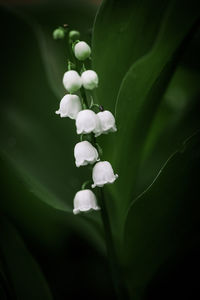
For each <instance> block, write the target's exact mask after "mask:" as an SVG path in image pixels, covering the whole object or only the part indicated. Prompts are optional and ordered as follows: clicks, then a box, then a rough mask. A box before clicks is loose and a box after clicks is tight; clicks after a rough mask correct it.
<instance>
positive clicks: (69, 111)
mask: <svg viewBox="0 0 200 300" xmlns="http://www.w3.org/2000/svg"><path fill="white" fill-rule="evenodd" d="M81 109H82V107H81V101H80V98H79V96H77V95H71V94H68V95H65V96H64V97H63V98H62V100H61V101H60V107H59V110H57V111H56V114H57V115H60V116H61V118H64V117H69V118H70V119H74V120H75V119H76V117H77V114H78V113H79V111H81Z"/></svg>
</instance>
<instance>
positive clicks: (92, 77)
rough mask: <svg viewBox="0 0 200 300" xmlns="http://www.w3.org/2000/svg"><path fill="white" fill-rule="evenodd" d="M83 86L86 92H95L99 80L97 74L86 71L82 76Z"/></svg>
mask: <svg viewBox="0 0 200 300" xmlns="http://www.w3.org/2000/svg"><path fill="white" fill-rule="evenodd" d="M81 79H82V83H83V86H84V88H85V89H86V90H93V89H94V88H96V87H97V86H98V83H99V79H98V75H97V73H96V72H94V71H92V70H88V71H85V72H83V73H82V74H81Z"/></svg>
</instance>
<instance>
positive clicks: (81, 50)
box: [74, 42, 91, 60]
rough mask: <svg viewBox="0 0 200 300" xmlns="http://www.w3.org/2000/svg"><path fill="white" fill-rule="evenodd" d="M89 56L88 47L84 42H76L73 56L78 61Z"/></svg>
mask: <svg viewBox="0 0 200 300" xmlns="http://www.w3.org/2000/svg"><path fill="white" fill-rule="evenodd" d="M90 54H91V49H90V46H89V45H88V44H87V43H85V42H78V43H77V44H76V45H75V46H74V55H75V56H76V58H77V59H78V60H85V59H86V58H88V57H89V56H90Z"/></svg>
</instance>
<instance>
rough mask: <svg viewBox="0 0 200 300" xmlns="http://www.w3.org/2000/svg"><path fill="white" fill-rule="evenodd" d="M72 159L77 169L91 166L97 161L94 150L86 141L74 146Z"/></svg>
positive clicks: (97, 157) (97, 156)
mask: <svg viewBox="0 0 200 300" xmlns="http://www.w3.org/2000/svg"><path fill="white" fill-rule="evenodd" d="M74 157H75V163H76V166H77V167H80V166H86V165H88V164H93V163H95V162H96V161H98V160H99V155H98V152H97V150H96V148H95V147H94V146H92V144H91V143H89V142H88V141H82V142H79V143H77V144H76V146H75V148H74Z"/></svg>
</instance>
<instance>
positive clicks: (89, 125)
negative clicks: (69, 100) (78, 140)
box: [76, 109, 100, 134]
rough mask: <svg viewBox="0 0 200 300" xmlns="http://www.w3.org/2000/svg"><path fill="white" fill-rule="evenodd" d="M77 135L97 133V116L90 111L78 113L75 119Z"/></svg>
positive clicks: (98, 128)
mask: <svg viewBox="0 0 200 300" xmlns="http://www.w3.org/2000/svg"><path fill="white" fill-rule="evenodd" d="M76 130H77V134H88V133H91V132H94V133H99V132H100V125H99V119H98V118H97V115H96V114H95V113H94V112H93V111H92V110H90V109H84V110H82V111H80V112H79V113H78V115H77V118H76Z"/></svg>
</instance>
